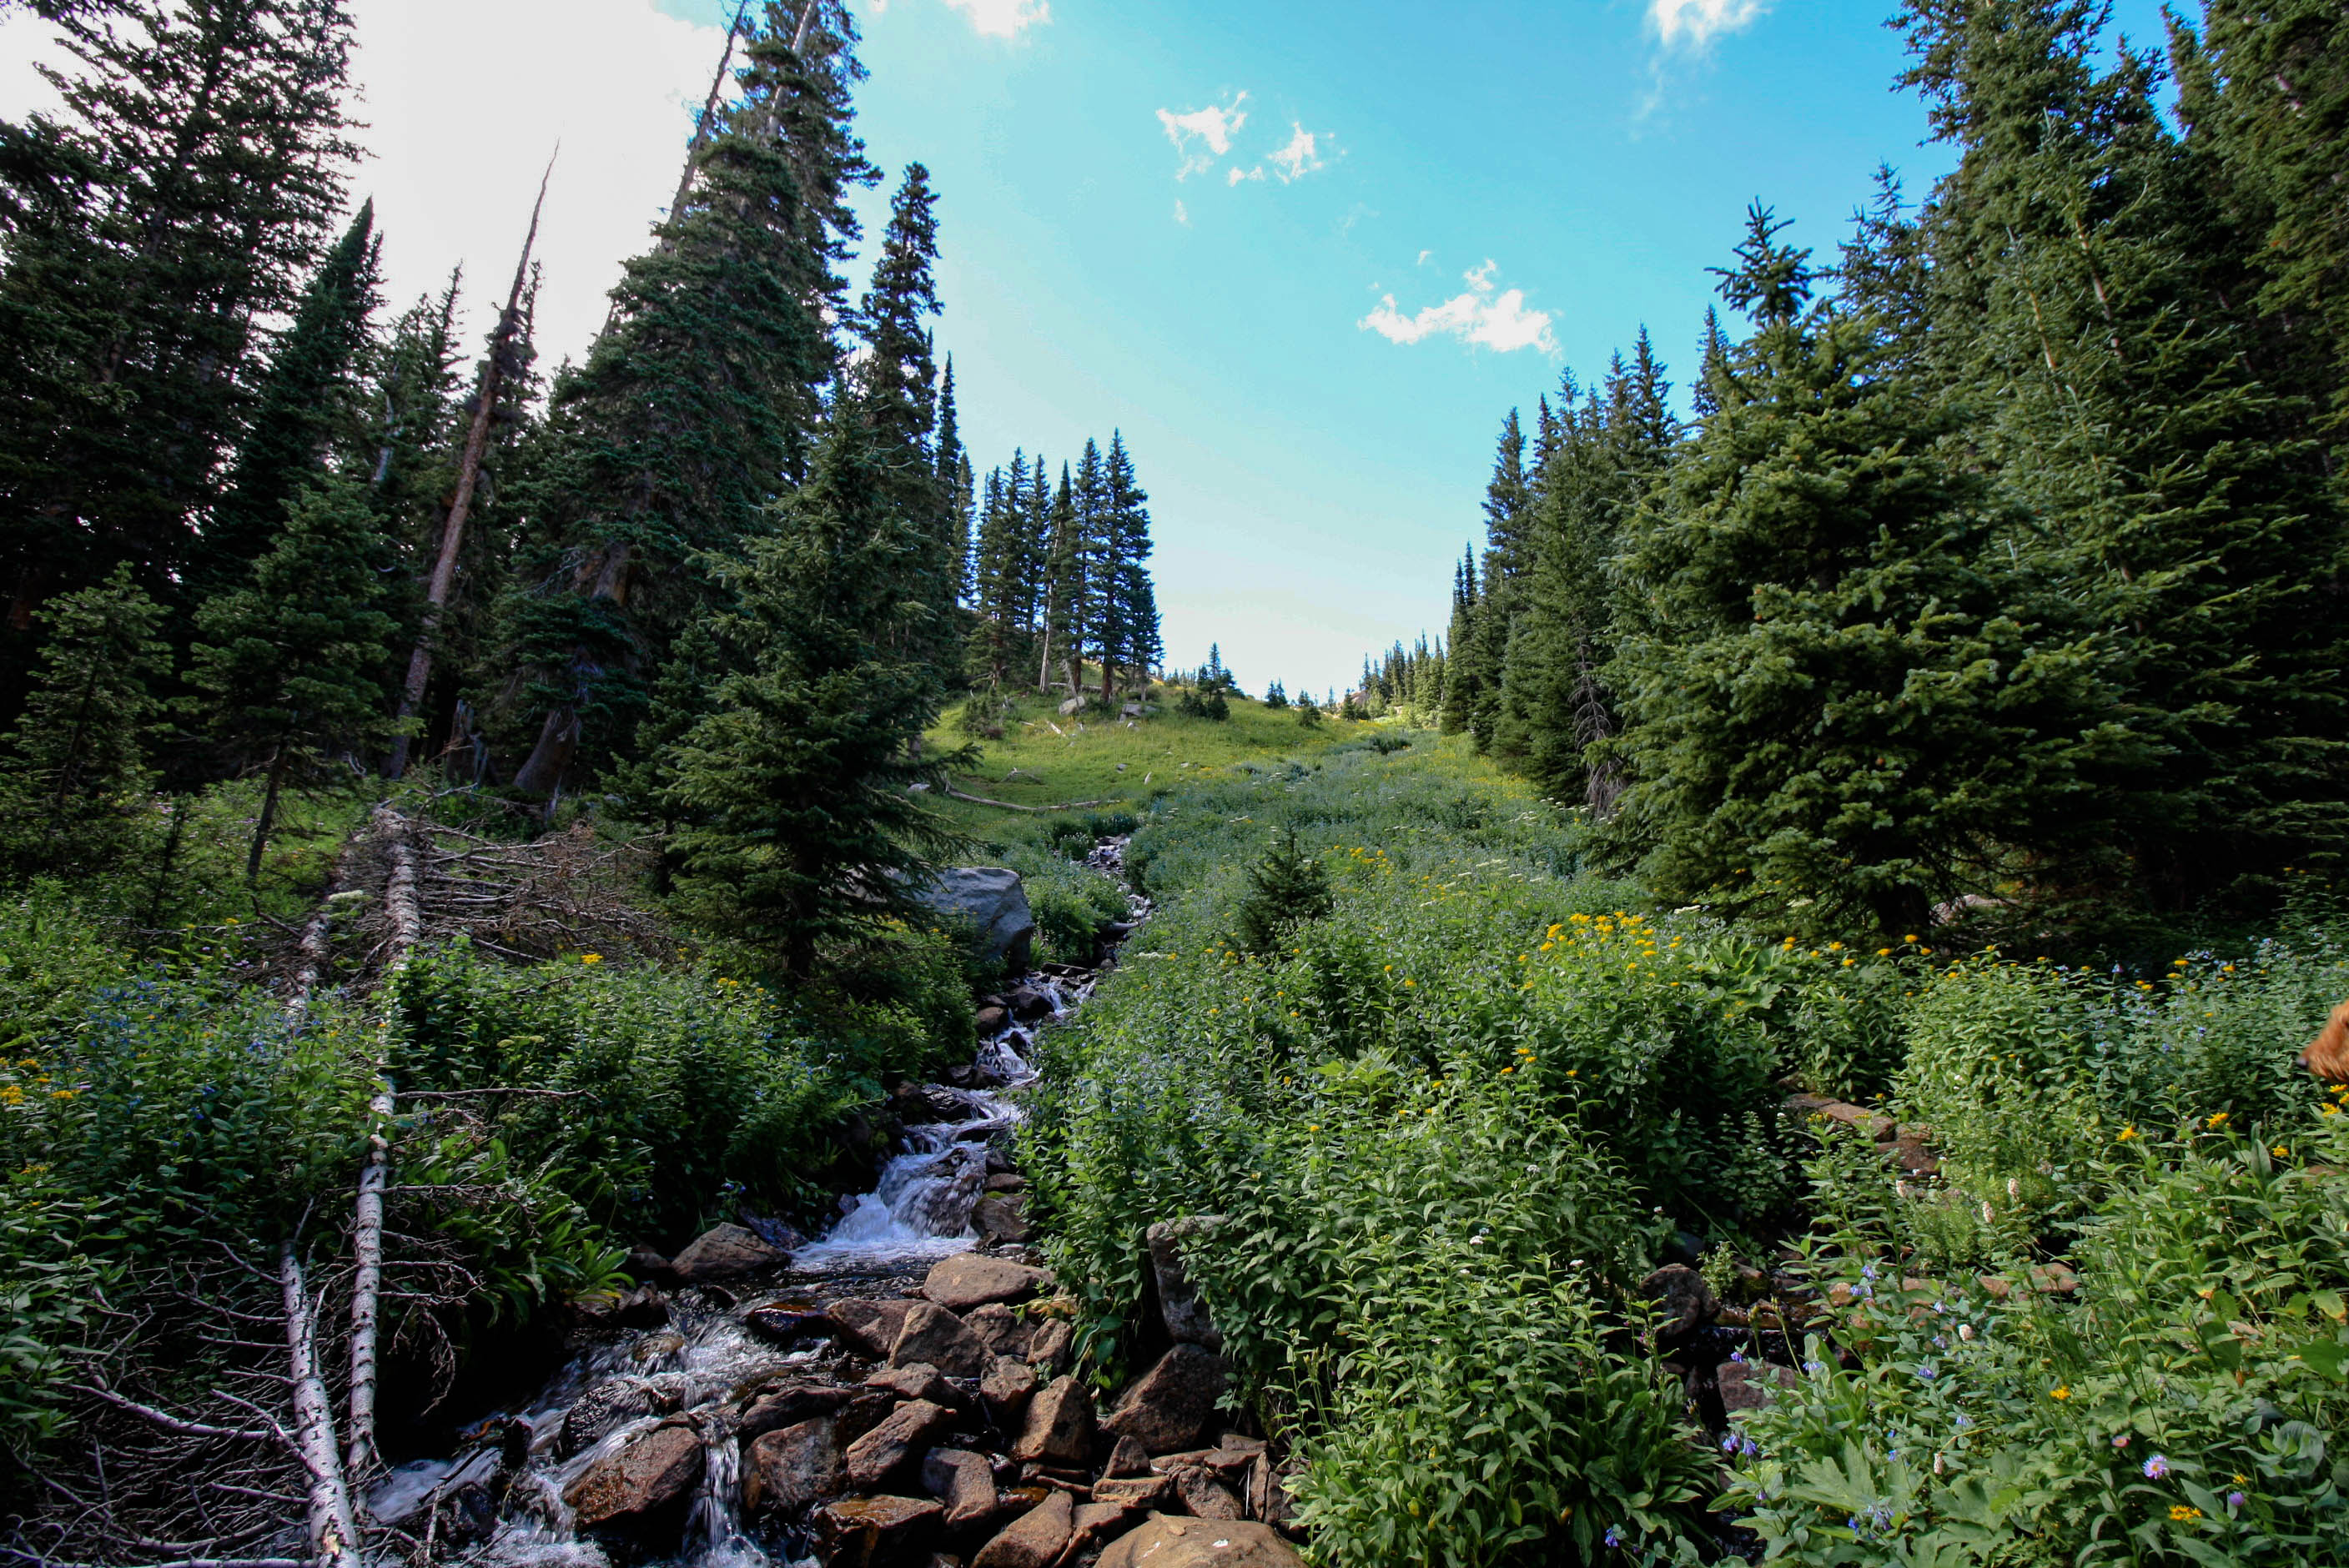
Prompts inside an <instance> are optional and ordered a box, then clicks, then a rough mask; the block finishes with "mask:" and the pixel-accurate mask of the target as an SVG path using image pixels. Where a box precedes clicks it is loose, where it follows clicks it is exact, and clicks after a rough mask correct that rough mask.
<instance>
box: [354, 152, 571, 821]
mask: <svg viewBox="0 0 2349 1568" xmlns="http://www.w3.org/2000/svg"><path fill="white" fill-rule="evenodd" d="M561 150H562V149H561V148H560V147H558V148H557V149H556V151H557V152H560V151H561ZM553 178H554V159H553V158H549V159H548V160H546V172H545V173H544V174H543V175H541V176H540V177H539V181H538V200H537V201H535V202H533V203H532V205H531V209H530V232H529V233H527V234H526V235H524V236H523V242H522V260H521V261H519V262H517V263H514V275H513V287H512V289H510V290H508V291H507V293H506V308H505V309H504V310H503V311H502V312H501V313H500V315H499V316H498V325H497V330H496V331H495V332H493V333H492V334H491V336H490V353H489V357H488V358H486V359H485V360H483V361H482V362H481V383H480V387H479V388H478V390H477V391H476V393H475V406H474V408H473V423H472V428H471V429H469V430H467V431H466V432H465V449H464V455H463V456H462V457H460V459H458V462H457V489H456V492H455V493H454V495H452V496H451V497H450V501H449V516H448V518H447V520H446V521H443V522H442V523H441V525H440V555H439V557H438V558H436V559H435V560H434V562H432V577H431V580H430V582H429V583H428V584H427V585H426V587H425V591H424V619H423V622H422V624H420V625H419V626H418V627H417V629H416V646H415V649H414V650H413V651H412V652H411V653H410V654H409V656H408V680H407V683H406V684H405V685H404V686H401V688H400V694H399V709H398V713H397V715H395V717H397V718H398V720H399V721H400V723H401V724H402V725H403V726H405V725H406V724H407V723H408V722H409V721H410V720H412V719H414V718H415V717H416V715H417V713H418V711H419V709H421V708H422V707H423V706H424V688H425V686H428V685H429V684H430V682H431V679H432V637H433V634H434V633H435V632H436V631H437V630H438V629H439V627H440V614H441V611H442V610H443V608H445V607H446V606H447V604H448V603H449V594H450V590H451V589H452V588H453V587H454V586H455V583H456V581H457V556H458V553H459V552H460V550H461V549H462V547H463V545H464V542H465V521H466V519H467V518H468V517H469V516H470V515H471V512H472V510H473V491H474V490H475V488H476V487H477V486H478V485H479V484H480V483H481V459H482V458H483V457H484V456H485V455H486V454H487V453H488V451H489V445H490V422H491V419H492V416H494V415H495V414H496V412H497V407H498V394H499V391H500V389H501V388H502V386H503V385H504V382H505V367H506V360H507V357H508V356H509V354H510V353H511V350H512V343H513V336H514V333H515V331H516V330H517V328H518V327H519V326H520V325H521V321H522V291H523V283H524V281H525V280H526V279H527V278H528V277H529V275H530V253H531V251H532V249H533V247H535V246H536V245H537V243H538V217H539V213H540V212H541V211H543V210H544V208H545V206H546V182H547V181H549V180H552V179H553ZM411 739H412V738H411V737H410V736H409V735H408V734H407V733H406V731H405V729H403V730H402V732H401V734H400V735H399V736H398V738H395V739H394V740H393V741H392V743H391V758H390V760H389V761H388V762H387V763H385V765H384V774H385V776H386V777H387V778H391V779H397V778H398V777H399V776H400V775H401V774H403V773H405V772H407V771H408V755H409V744H410V741H411Z"/></svg>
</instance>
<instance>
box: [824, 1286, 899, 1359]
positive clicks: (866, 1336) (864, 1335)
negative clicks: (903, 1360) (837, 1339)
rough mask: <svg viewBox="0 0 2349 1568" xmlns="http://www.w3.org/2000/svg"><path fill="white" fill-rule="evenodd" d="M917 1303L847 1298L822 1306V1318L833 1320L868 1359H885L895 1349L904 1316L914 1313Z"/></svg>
mask: <svg viewBox="0 0 2349 1568" xmlns="http://www.w3.org/2000/svg"><path fill="white" fill-rule="evenodd" d="M915 1305H916V1304H915V1303H913V1302H910V1301H905V1300H900V1299H895V1298H892V1299H890V1300H885V1301H866V1300H864V1299H863V1298H861V1297H858V1296H844V1297H843V1298H842V1299H840V1300H838V1301H828V1302H826V1303H824V1304H823V1315H825V1316H826V1317H829V1318H830V1319H832V1321H833V1326H834V1327H835V1328H837V1329H838V1331H839V1333H840V1336H841V1337H842V1338H843V1339H845V1340H847V1341H848V1342H849V1343H850V1344H851V1345H853V1346H855V1347H856V1348H857V1349H859V1350H861V1351H863V1352H864V1354H865V1355H867V1356H886V1355H888V1354H889V1352H890V1351H892V1350H894V1349H895V1348H896V1346H897V1336H898V1334H899V1333H900V1332H901V1331H902V1330H903V1329H904V1328H905V1315H906V1314H907V1313H909V1312H911V1311H913V1310H914V1307H915Z"/></svg>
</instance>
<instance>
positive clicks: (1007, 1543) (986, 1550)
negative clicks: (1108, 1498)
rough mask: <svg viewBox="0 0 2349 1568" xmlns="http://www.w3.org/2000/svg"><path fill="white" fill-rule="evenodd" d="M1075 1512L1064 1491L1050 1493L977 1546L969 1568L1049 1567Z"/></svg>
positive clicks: (1058, 1554)
mask: <svg viewBox="0 0 2349 1568" xmlns="http://www.w3.org/2000/svg"><path fill="white" fill-rule="evenodd" d="M1075 1513H1076V1510H1075V1506H1074V1505H1073V1504H1072V1503H1071V1501H1069V1494H1068V1493H1067V1492H1064V1491H1056V1492H1053V1493H1051V1494H1050V1496H1048V1497H1046V1498H1045V1499H1044V1501H1041V1502H1040V1503H1038V1504H1037V1505H1036V1506H1035V1507H1033V1508H1031V1509H1030V1510H1029V1511H1027V1512H1025V1513H1023V1514H1021V1515H1020V1516H1019V1518H1018V1519H1016V1520H1014V1521H1013V1522H1011V1524H1010V1525H1009V1527H1008V1528H1007V1529H1005V1531H1004V1532H1003V1533H1001V1534H1000V1535H998V1536H997V1537H996V1538H995V1539H994V1540H992V1541H990V1542H988V1543H987V1544H986V1545H984V1546H982V1547H980V1548H979V1549H978V1556H976V1557H974V1558H972V1559H971V1560H970V1568H1052V1564H1053V1563H1057V1562H1058V1561H1060V1557H1061V1549H1062V1548H1064V1547H1066V1546H1067V1545H1068V1544H1069V1535H1070V1532H1071V1531H1073V1530H1074V1529H1075V1527H1076V1517H1075Z"/></svg>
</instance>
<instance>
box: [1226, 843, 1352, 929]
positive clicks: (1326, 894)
mask: <svg viewBox="0 0 2349 1568" xmlns="http://www.w3.org/2000/svg"><path fill="white" fill-rule="evenodd" d="M1335 907H1336V901H1335V899H1334V898H1333V897H1332V896H1331V894H1330V876H1329V872H1328V871H1327V869H1326V868H1324V867H1323V865H1322V864H1321V861H1320V858H1319V856H1317V855H1313V854H1309V853H1308V852H1307V851H1305V850H1304V849H1303V848H1302V847H1301V846H1300V845H1299V843H1298V841H1297V830H1296V829H1294V828H1285V829H1283V830H1281V833H1280V836H1279V837H1278V838H1277V839H1275V840H1274V841H1272V843H1271V845H1270V846H1269V847H1268V849H1267V850H1266V851H1265V854H1264V858H1263V859H1262V860H1259V861H1257V862H1256V863H1255V864H1253V865H1251V866H1249V867H1248V868H1247V892H1244V893H1242V894H1241V895H1240V902H1239V907H1238V909H1237V911H1235V912H1234V914H1233V919H1232V941H1233V943H1234V944H1235V945H1237V947H1238V948H1239V949H1240V950H1241V951H1242V952H1244V953H1253V954H1258V955H1260V956H1263V957H1278V956H1279V955H1281V954H1282V952H1283V950H1284V949H1285V948H1286V947H1287V946H1288V943H1289V938H1290V937H1292V936H1293V935H1294V934H1296V931H1297V928H1298V927H1299V926H1300V925H1303V924H1306V923H1309V922H1311V921H1316V920H1326V919H1328V918H1329V916H1330V911H1331V910H1332V909H1333V908H1335Z"/></svg>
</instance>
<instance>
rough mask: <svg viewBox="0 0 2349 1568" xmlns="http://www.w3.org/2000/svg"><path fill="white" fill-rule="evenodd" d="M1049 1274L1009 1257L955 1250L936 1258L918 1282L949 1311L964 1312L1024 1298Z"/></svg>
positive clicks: (1044, 1280) (1034, 1290) (1036, 1288)
mask: <svg viewBox="0 0 2349 1568" xmlns="http://www.w3.org/2000/svg"><path fill="white" fill-rule="evenodd" d="M1050 1279H1051V1275H1050V1274H1046V1273H1045V1272H1044V1271H1043V1270H1042V1269H1031V1268H1030V1267H1029V1266H1028V1265H1027V1264H1015V1263H1013V1262H1012V1261H1011V1260H1010V1259H1009V1258H991V1257H988V1255H987V1254H986V1253H953V1254H951V1255H949V1256H947V1257H943V1258H940V1259H939V1260H938V1261H937V1263H936V1264H934V1265H933V1266H932V1267H931V1269H930V1275H929V1277H928V1278H927V1279H926V1280H924V1281H923V1282H922V1294H923V1295H926V1296H928V1297H929V1298H930V1299H931V1300H932V1301H934V1302H936V1303H937V1304H938V1305H940V1306H943V1307H945V1308H946V1309H947V1311H949V1312H968V1311H969V1310H970V1309H971V1308H972V1307H974V1306H986V1305H989V1304H990V1303H994V1302H1005V1301H1025V1300H1027V1299H1028V1297H1030V1296H1031V1295H1035V1294H1036V1292H1037V1290H1038V1288H1039V1287H1040V1286H1042V1285H1043V1284H1047V1283H1048V1282H1049V1281H1050Z"/></svg>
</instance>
